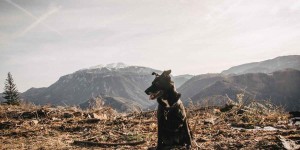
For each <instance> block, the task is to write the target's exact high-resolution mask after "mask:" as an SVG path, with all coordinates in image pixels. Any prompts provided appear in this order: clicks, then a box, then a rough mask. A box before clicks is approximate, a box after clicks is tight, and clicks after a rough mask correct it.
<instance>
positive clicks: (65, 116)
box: [63, 113, 74, 118]
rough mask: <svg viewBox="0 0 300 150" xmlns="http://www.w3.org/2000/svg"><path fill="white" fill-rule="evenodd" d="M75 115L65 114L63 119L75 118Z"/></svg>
mask: <svg viewBox="0 0 300 150" xmlns="http://www.w3.org/2000/svg"><path fill="white" fill-rule="evenodd" d="M73 117H74V115H73V114H70V113H64V115H63V118H73Z"/></svg>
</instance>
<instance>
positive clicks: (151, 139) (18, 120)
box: [0, 97, 300, 149]
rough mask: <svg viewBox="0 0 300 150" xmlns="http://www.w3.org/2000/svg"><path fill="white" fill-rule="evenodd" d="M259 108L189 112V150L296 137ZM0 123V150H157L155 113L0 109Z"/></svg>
mask: <svg viewBox="0 0 300 150" xmlns="http://www.w3.org/2000/svg"><path fill="white" fill-rule="evenodd" d="M242 99H243V97H241V100H242ZM256 104H257V105H256ZM260 106H261V105H258V103H254V102H253V103H251V104H249V105H244V103H243V102H242V101H240V102H239V103H236V104H234V106H233V107H232V109H229V110H228V111H226V112H221V111H220V109H218V108H215V107H206V108H199V107H196V106H192V107H191V108H189V109H187V110H188V116H189V120H188V121H189V124H190V128H191V130H192V131H193V136H194V141H195V142H194V148H193V149H282V148H283V147H284V146H283V144H282V142H281V141H280V139H279V138H278V136H282V137H284V138H286V139H294V140H295V139H296V141H297V140H299V139H300V131H299V127H297V126H290V125H288V118H287V117H288V116H287V114H286V113H284V112H282V110H280V109H278V108H271V107H267V106H266V105H263V106H264V107H266V108H260ZM221 110H222V109H221ZM241 110H243V112H242V113H241ZM0 123H1V124H0V131H1V132H0V143H1V145H0V149H148V148H151V147H152V148H153V147H155V143H156V139H157V137H156V132H157V125H156V111H150V112H133V113H129V114H120V113H117V112H116V111H114V110H113V109H111V108H107V107H101V108H93V109H90V110H81V109H78V108H76V107H51V106H35V105H32V104H22V105H20V106H8V105H0ZM231 124H238V125H243V124H244V125H246V124H247V125H251V126H254V127H255V126H261V127H263V126H273V127H276V128H277V129H278V130H247V129H233V128H232V126H231ZM297 128H298V130H297ZM74 140H79V141H91V142H101V143H125V142H136V141H146V142H145V143H144V144H140V145H136V146H114V147H89V146H84V145H81V146H78V145H74V144H73V142H74ZM298 144H299V143H298Z"/></svg>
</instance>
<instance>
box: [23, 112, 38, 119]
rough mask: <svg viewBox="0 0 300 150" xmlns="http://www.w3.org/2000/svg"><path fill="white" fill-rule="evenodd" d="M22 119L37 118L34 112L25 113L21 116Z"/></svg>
mask: <svg viewBox="0 0 300 150" xmlns="http://www.w3.org/2000/svg"><path fill="white" fill-rule="evenodd" d="M20 117H21V118H23V119H32V118H36V114H35V113H34V112H29V111H28V112H23V113H21V115H20Z"/></svg>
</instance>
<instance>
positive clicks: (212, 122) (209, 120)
mask: <svg viewBox="0 0 300 150" xmlns="http://www.w3.org/2000/svg"><path fill="white" fill-rule="evenodd" d="M215 120H216V118H208V119H205V120H204V124H205V125H207V124H212V125H214V124H215Z"/></svg>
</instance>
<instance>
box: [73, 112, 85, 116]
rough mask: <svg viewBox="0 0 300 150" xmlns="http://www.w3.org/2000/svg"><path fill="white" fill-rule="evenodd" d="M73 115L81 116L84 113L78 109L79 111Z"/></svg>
mask: <svg viewBox="0 0 300 150" xmlns="http://www.w3.org/2000/svg"><path fill="white" fill-rule="evenodd" d="M73 115H74V116H75V117H81V116H82V115H83V114H82V112H79V111H77V112H74V113H73Z"/></svg>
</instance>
